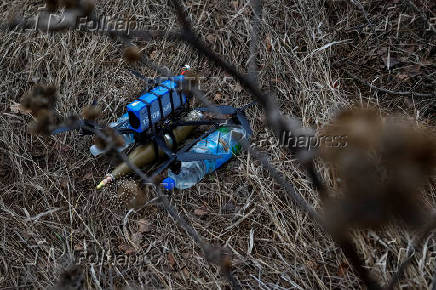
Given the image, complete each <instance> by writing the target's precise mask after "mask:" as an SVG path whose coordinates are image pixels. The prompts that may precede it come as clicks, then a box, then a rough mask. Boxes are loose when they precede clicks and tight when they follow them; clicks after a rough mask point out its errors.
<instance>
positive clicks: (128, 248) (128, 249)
mask: <svg viewBox="0 0 436 290" xmlns="http://www.w3.org/2000/svg"><path fill="white" fill-rule="evenodd" d="M118 250H120V251H122V252H124V254H126V255H130V254H133V253H134V252H136V250H135V248H134V247H132V246H129V245H126V244H121V245H119V246H118Z"/></svg>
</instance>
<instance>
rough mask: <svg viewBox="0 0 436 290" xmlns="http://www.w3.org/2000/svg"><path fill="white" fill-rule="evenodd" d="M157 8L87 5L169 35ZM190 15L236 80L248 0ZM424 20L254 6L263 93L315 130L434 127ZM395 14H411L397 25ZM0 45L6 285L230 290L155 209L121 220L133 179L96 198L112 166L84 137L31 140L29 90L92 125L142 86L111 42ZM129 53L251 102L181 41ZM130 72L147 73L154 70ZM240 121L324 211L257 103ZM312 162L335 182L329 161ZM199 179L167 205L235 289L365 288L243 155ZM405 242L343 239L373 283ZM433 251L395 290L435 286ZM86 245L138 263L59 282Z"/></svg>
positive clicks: (402, 5)
mask: <svg viewBox="0 0 436 290" xmlns="http://www.w3.org/2000/svg"><path fill="white" fill-rule="evenodd" d="M166 2H167V1H161V0H156V1H154V0H153V1H150V0H146V1H137V0H132V1H128V2H124V1H115V0H107V1H98V2H97V8H98V9H99V11H104V13H105V14H106V15H114V16H116V17H119V18H123V17H128V16H129V17H133V18H134V19H135V20H136V21H137V22H138V23H139V25H140V27H141V28H143V29H168V30H174V29H176V28H177V27H178V24H177V22H176V18H175V16H174V13H173V11H172V10H171V9H170V8H168V6H167V3H166ZM410 2H413V3H415V6H413V5H412V6H411V5H410ZM359 3H361V6H360V5H359ZM42 5H43V1H29V0H17V1H10V0H6V1H4V2H2V3H1V4H0V13H1V15H2V19H7V17H8V15H10V12H11V11H17V10H20V11H23V12H24V14H25V15H27V16H30V15H34V14H35V13H36V11H37V9H38V7H41V6H42ZM185 5H186V6H187V7H188V11H189V14H190V15H191V17H192V20H193V24H194V27H195V29H196V30H197V31H198V32H199V34H200V35H201V36H202V37H204V38H205V39H206V40H207V41H208V42H209V43H211V45H212V47H213V49H214V51H216V52H217V53H219V54H220V55H223V56H225V58H226V59H227V60H229V61H231V62H233V63H235V64H236V65H237V66H238V68H239V69H240V70H242V71H246V67H247V61H248V56H249V45H250V44H249V38H250V19H251V14H252V12H251V9H250V5H249V1H243V0H239V1H238V0H236V1H211V0H189V1H186V2H185ZM415 8H418V11H415ZM421 13H422V14H424V15H425V16H426V19H434V17H435V14H436V6H435V4H434V3H432V1H430V0H415V1H400V0H389V1H386V0H380V1H378V0H376V1H370V0H362V1H360V2H358V1H341V0H338V1H327V0H326V1H322V0H312V1H308V0H276V1H269V0H268V1H264V3H263V16H262V24H261V25H262V27H261V31H262V33H261V35H260V49H259V58H258V65H259V71H260V72H259V79H260V82H261V84H262V88H263V89H264V90H265V91H269V92H271V94H274V95H276V96H277V99H278V102H279V105H280V109H281V110H282V112H283V113H284V114H288V115H292V116H295V117H298V118H300V119H301V120H302V122H303V124H304V125H305V126H308V127H312V128H314V129H319V128H321V127H322V126H323V125H324V124H326V123H327V122H328V121H329V120H331V119H332V117H333V116H334V115H335V114H336V113H337V112H338V111H340V110H341V109H344V108H349V107H350V106H352V105H361V106H364V107H365V106H369V105H370V106H375V107H376V108H377V109H378V110H379V111H380V112H381V113H382V114H390V115H396V114H398V115H400V116H402V117H405V118H409V119H411V120H416V122H417V123H418V124H421V125H427V126H430V127H431V126H434V125H435V119H434V116H435V103H436V102H435V93H436V91H435V88H436V63H435V58H436V45H435V43H436V37H435V32H434V30H433V31H432V30H431V29H428V26H429V25H428V23H427V22H426V21H424V20H423V19H422V18H419V17H418V16H420V15H421ZM402 14H407V15H409V16H402V18H401V21H400V22H399V19H400V15H402ZM414 15H415V16H416V17H415V18H414V17H413V16H414ZM0 39H1V41H0V76H1V82H0V86H1V88H0V108H1V114H0V164H1V166H0V186H1V188H0V192H1V195H0V233H1V234H0V245H1V247H0V289H4V288H6V289H14V288H47V287H52V286H53V285H55V284H56V283H57V281H58V280H59V279H60V278H61V277H63V278H62V279H61V280H62V281H63V283H64V285H63V286H65V287H66V288H65V289H75V288H73V286H72V284H73V283H71V280H72V281H74V280H75V279H78V278H77V277H83V279H84V281H85V282H84V283H85V287H86V288H89V289H93V288H96V289H98V288H99V287H101V288H109V287H110V285H115V286H116V287H119V288H125V287H144V288H151V289H155V288H177V289H207V288H209V289H210V288H212V289H221V288H228V287H229V286H228V282H227V281H226V280H225V279H224V277H222V276H221V274H220V271H219V268H218V267H216V266H212V265H210V264H208V263H207V261H206V260H205V259H204V257H203V256H202V255H201V252H200V250H199V248H198V247H197V246H196V245H195V244H194V242H193V241H192V240H191V239H190V238H189V236H187V235H186V233H185V232H184V230H183V229H181V228H180V227H178V226H177V225H176V224H175V223H174V221H173V220H172V219H171V218H170V217H169V216H168V214H167V213H166V212H165V211H163V210H162V209H161V208H159V207H157V206H156V205H155V204H153V203H150V204H148V205H146V206H145V207H144V208H143V209H141V210H139V211H138V212H136V213H133V214H131V215H130V216H129V219H128V222H127V223H126V224H125V225H123V223H124V220H125V216H126V213H127V212H128V209H127V208H126V203H125V199H126V198H127V196H128V195H129V192H128V190H127V189H126V186H125V185H126V184H127V183H129V182H131V181H132V179H134V177H133V176H132V178H128V179H125V180H121V181H118V182H116V183H115V184H113V185H112V186H110V187H108V188H105V189H103V190H101V191H97V190H95V185H96V184H98V182H99V181H100V180H101V179H102V178H103V177H104V175H105V174H106V173H108V172H110V170H111V169H112V168H113V167H114V166H115V165H116V164H117V163H118V162H119V160H116V159H115V158H112V157H99V158H93V157H92V156H91V155H90V153H89V149H88V148H89V146H90V145H91V144H92V142H93V141H92V138H91V137H85V138H81V137H79V136H78V134H77V133H67V134H64V135H58V136H55V137H53V136H52V137H44V136H37V135H31V134H29V123H30V122H31V120H32V117H31V116H30V115H29V114H26V113H23V112H21V111H20V110H19V109H18V107H17V104H18V103H19V102H20V99H21V97H22V95H23V94H24V93H25V92H27V91H28V90H29V89H30V88H31V87H32V86H33V85H34V84H53V85H55V86H56V87H57V88H58V93H59V95H58V101H57V104H56V111H57V113H58V114H59V115H61V116H68V115H71V114H79V113H80V111H81V110H82V108H83V107H85V106H86V105H89V104H91V103H92V102H93V101H94V100H98V102H99V104H101V105H102V106H103V116H104V118H103V119H102V120H100V121H101V122H102V123H108V122H110V121H113V120H115V119H116V117H117V116H119V115H120V114H121V113H122V112H123V110H124V106H125V105H126V104H127V103H128V102H130V101H132V100H133V98H134V96H135V94H136V93H138V92H139V91H140V90H141V86H142V85H143V84H142V83H141V81H140V80H138V79H136V78H135V77H134V76H133V75H132V74H131V73H130V72H129V71H128V69H129V68H131V67H132V66H131V65H129V64H127V63H126V62H125V61H124V60H123V59H122V53H123V48H124V46H123V45H122V44H120V43H117V42H115V41H112V40H111V39H110V38H108V37H107V36H105V35H101V34H98V33H86V32H79V31H68V32H65V33H51V34H47V33H43V32H37V31H28V32H18V31H17V32H5V31H1V32H0ZM137 44H138V46H139V47H140V48H141V49H142V51H143V53H144V54H146V55H148V56H149V57H150V59H152V60H153V61H154V62H156V63H159V64H161V65H165V66H167V67H169V68H170V69H171V70H173V71H178V70H179V69H180V67H181V66H183V65H184V64H189V65H191V66H192V67H193V68H194V69H195V70H196V71H197V72H198V74H199V75H201V76H204V77H206V78H207V80H205V81H203V83H202V84H201V85H202V87H201V88H202V89H203V90H204V91H205V92H206V95H207V96H208V97H209V98H210V99H211V100H214V101H215V102H217V103H220V104H231V105H235V106H241V105H243V104H246V103H248V102H249V101H250V96H249V95H248V94H247V93H246V92H245V91H244V90H243V89H242V88H241V86H240V85H238V84H237V83H236V82H235V81H231V80H230V81H227V82H223V79H222V78H223V77H224V76H226V74H225V73H224V72H223V71H222V70H220V69H218V68H216V67H214V66H213V64H211V63H210V62H208V61H207V60H206V59H204V58H202V57H199V56H198V54H197V53H195V52H194V51H193V50H192V49H191V48H189V47H188V46H187V45H185V44H181V43H178V42H172V41H170V40H163V41H150V42H147V43H145V42H138V43H137ZM133 68H135V69H137V70H138V71H140V72H142V73H143V74H144V75H146V76H157V75H156V73H155V72H154V71H153V70H151V69H150V68H147V67H142V66H133ZM368 84H372V85H373V86H375V87H378V88H384V89H386V90H390V91H391V92H388V93H386V92H383V91H381V90H378V89H374V88H371V87H370V85H368ZM392 92H393V93H392ZM395 92H397V93H395ZM398 92H406V93H407V92H414V93H419V94H415V95H413V94H411V93H409V94H406V93H404V94H398ZM248 116H249V119H250V120H251V124H252V127H253V130H254V136H253V140H252V142H253V144H255V145H257V146H258V147H259V148H260V149H261V150H263V151H264V152H266V153H267V154H268V156H269V157H270V161H271V162H272V164H273V165H274V166H275V167H276V168H277V169H279V170H280V171H281V172H283V173H284V174H285V176H286V177H287V179H288V180H289V181H290V182H291V183H292V184H293V185H294V186H295V188H296V191H297V192H298V193H300V194H301V195H302V196H303V197H304V198H305V199H306V200H307V201H308V203H309V204H311V205H312V206H313V207H315V208H316V209H319V210H321V204H320V200H319V197H318V194H317V193H316V192H315V191H314V190H313V188H312V185H311V183H310V181H309V180H308V179H307V178H306V177H305V174H304V172H303V171H302V170H301V168H300V166H299V165H298V162H296V160H295V157H293V156H291V155H290V154H289V153H288V152H287V151H286V150H284V149H283V148H281V147H280V146H278V145H277V143H276V142H275V141H274V139H273V136H274V135H273V134H272V133H271V132H270V130H269V129H266V126H265V125H264V120H263V112H262V110H261V109H260V108H259V107H255V108H252V109H250V110H249V111H248ZM433 128H434V127H433ZM317 165H318V167H319V170H320V171H321V174H322V176H323V177H324V178H326V179H327V180H329V181H330V182H329V183H330V185H331V186H333V187H334V186H336V183H335V180H333V179H332V178H330V175H329V172H328V169H327V167H326V166H325V164H324V163H322V162H319V163H318V164H317ZM204 182H205V184H204V185H202V186H201V187H198V186H197V187H194V188H192V189H190V190H185V191H181V192H176V193H175V194H174V195H173V196H172V197H171V202H172V204H173V205H174V206H175V207H176V208H177V209H178V211H179V212H180V213H181V214H182V215H183V216H185V217H186V219H187V220H188V221H189V222H190V223H191V224H192V226H193V227H194V228H195V229H196V230H197V231H198V232H199V233H200V234H201V235H202V236H203V237H205V238H206V239H207V240H208V241H210V242H211V243H212V244H215V245H220V246H227V247H229V248H230V249H231V251H232V256H233V265H234V274H235V277H236V278H237V279H238V281H239V282H240V284H241V286H242V287H243V288H247V289H248V288H255V289H257V288H261V289H289V288H290V289H294V288H295V289H332V288H335V289H338V288H341V289H342V288H344V289H351V288H361V287H363V285H362V284H361V282H360V281H359V279H358V278H357V276H356V275H355V274H354V273H353V270H352V269H351V268H350V266H349V264H348V262H347V260H346V259H345V257H344V256H343V254H342V252H341V250H340V249H339V248H338V247H337V245H336V244H335V243H334V242H333V241H332V239H331V238H330V237H329V236H328V235H327V234H326V233H325V232H324V231H322V230H321V229H320V227H319V226H318V225H316V224H315V223H314V222H313V221H311V220H310V219H309V218H308V217H307V215H306V214H304V213H302V212H301V211H299V210H298V209H297V208H296V207H295V206H293V205H292V202H290V201H289V200H288V198H287V197H286V195H285V194H284V192H283V189H281V188H280V187H279V186H278V185H277V184H275V183H274V182H273V181H272V179H271V177H270V176H269V174H268V172H266V171H265V170H263V169H262V167H260V166H259V163H258V162H257V161H253V159H252V158H250V156H249V154H246V153H243V154H241V155H240V156H238V157H237V158H235V159H233V160H232V161H231V162H229V163H228V164H226V165H225V166H224V167H223V168H221V169H219V170H218V171H217V172H215V173H214V174H212V175H211V176H208V177H207V178H205V180H204ZM207 185H208V186H209V189H208V186H207ZM435 194H436V192H435V183H434V179H433V180H431V181H430V183H429V184H428V185H427V186H426V189H425V196H426V202H427V204H428V206H429V207H434V204H435V197H436V195H435ZM149 198H150V199H151V198H152V194H151V193H150V197H149ZM41 213H45V214H44V215H40V214H41ZM412 236H413V233H411V232H410V231H407V230H406V229H404V228H403V227H401V226H393V225H392V226H386V227H383V228H382V229H379V230H377V231H371V230H358V231H357V230H356V231H355V232H354V233H353V238H354V242H355V244H356V246H357V248H358V251H359V253H360V255H361V256H362V257H363V259H364V261H365V263H366V265H367V267H368V268H369V269H370V271H371V273H372V274H373V275H374V277H376V278H377V279H378V280H380V281H382V282H383V284H385V283H387V282H388V281H389V279H390V278H391V276H392V274H393V273H394V272H395V271H396V270H397V268H398V266H399V264H400V263H401V261H402V260H403V259H404V258H405V255H406V249H407V247H408V244H409V243H410V240H411V237H412ZM435 247H436V240H435V238H434V237H432V236H430V237H428V238H426V239H425V241H424V243H423V246H422V248H420V249H419V252H417V253H416V254H415V257H414V258H413V261H412V263H411V265H410V267H409V268H408V269H407V270H406V272H405V276H404V277H403V278H402V279H401V283H400V285H397V286H399V287H401V288H427V287H430V286H431V283H432V277H433V275H434V272H435V270H434V269H435V266H436V264H435V262H434V257H435V254H434V253H435V251H436V248H435ZM85 249H86V250H87V251H88V253H89V254H90V255H91V254H93V255H98V256H99V258H100V259H101V255H102V254H103V253H104V255H107V254H108V253H109V254H110V255H112V256H113V255H116V256H120V255H127V256H129V257H143V259H144V260H145V262H144V263H136V264H135V263H131V264H128V265H126V266H122V265H118V266H117V265H115V266H111V265H108V264H106V263H101V261H100V260H99V259H97V258H93V259H92V261H91V262H94V264H92V263H90V262H89V261H88V262H86V261H85V262H83V261H82V263H81V264H82V268H81V270H80V271H83V272H80V271H79V272H78V273H74V272H69V273H68V274H64V275H63V276H62V273H64V271H65V270H66V269H69V268H70V266H71V265H73V264H75V263H78V261H79V259H80V254H81V253H83V251H84V250H85ZM60 286H61V284H58V286H57V287H60ZM67 286H68V287H70V288H67Z"/></svg>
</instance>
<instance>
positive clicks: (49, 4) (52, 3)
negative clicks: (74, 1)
mask: <svg viewBox="0 0 436 290" xmlns="http://www.w3.org/2000/svg"><path fill="white" fill-rule="evenodd" d="M45 3H46V5H45V7H46V8H47V11H48V12H55V11H56V10H57V9H58V7H59V4H60V3H59V1H58V0H46V1H45Z"/></svg>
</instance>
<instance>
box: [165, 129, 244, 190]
mask: <svg viewBox="0 0 436 290" xmlns="http://www.w3.org/2000/svg"><path fill="white" fill-rule="evenodd" d="M237 135H239V136H237ZM246 137H247V133H246V131H245V130H244V129H243V128H233V127H221V128H219V129H217V130H216V131H214V132H213V133H211V134H209V135H208V136H207V137H206V138H204V139H202V140H200V141H199V142H198V143H197V144H195V145H194V146H193V147H192V148H191V150H189V151H190V152H196V153H204V154H214V155H217V156H219V158H218V159H213V160H201V161H192V162H182V164H181V169H180V173H179V174H175V173H174V172H172V171H171V170H168V178H166V179H164V180H163V182H162V184H163V185H164V188H165V189H167V190H173V189H174V188H177V189H186V188H190V187H192V186H194V185H195V184H197V183H198V182H199V181H200V180H201V179H202V178H203V177H204V176H205V175H206V174H208V173H212V172H214V171H215V170H216V169H217V168H219V167H221V165H223V164H224V163H225V162H227V161H228V160H229V159H230V158H231V157H232V156H233V154H235V155H236V154H238V153H239V152H240V151H241V145H240V144H239V142H238V140H239V138H246Z"/></svg>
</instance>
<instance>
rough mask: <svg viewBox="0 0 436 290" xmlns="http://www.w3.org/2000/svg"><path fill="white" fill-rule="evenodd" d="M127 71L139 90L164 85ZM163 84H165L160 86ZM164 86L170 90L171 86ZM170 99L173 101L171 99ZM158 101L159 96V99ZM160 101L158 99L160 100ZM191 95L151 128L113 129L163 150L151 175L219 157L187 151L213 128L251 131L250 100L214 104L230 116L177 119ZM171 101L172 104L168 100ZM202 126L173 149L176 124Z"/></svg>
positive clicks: (86, 124) (84, 123) (85, 124)
mask: <svg viewBox="0 0 436 290" xmlns="http://www.w3.org/2000/svg"><path fill="white" fill-rule="evenodd" d="M130 72H131V73H132V74H133V75H135V76H136V77H138V78H139V79H141V80H144V81H145V82H146V84H147V86H146V88H145V89H144V90H143V91H142V93H144V92H148V91H149V90H150V89H151V88H153V87H156V86H157V85H159V86H163V85H162V84H161V80H162V78H160V77H158V78H155V79H150V78H146V77H144V76H142V75H141V74H140V73H138V72H136V71H133V70H130ZM163 87H165V86H163ZM165 88H167V89H168V90H169V91H170V92H171V91H172V90H174V89H172V88H168V87H165ZM177 90H179V94H180V93H181V88H178V89H177ZM170 99H171V102H172V98H170ZM159 101H160V99H159ZM159 103H160V104H161V102H159ZM189 103H190V98H189V97H188V96H186V102H185V104H183V105H182V106H181V107H179V108H177V109H176V110H174V106H173V105H172V107H173V113H171V114H170V115H169V116H168V117H167V118H166V119H165V120H161V121H160V122H156V123H151V125H150V128H148V129H147V130H146V131H144V132H141V133H138V132H136V131H135V130H133V129H130V128H113V129H114V130H116V131H117V132H118V133H119V134H121V135H125V134H133V136H134V139H135V144H142V145H145V144H148V143H150V141H151V142H152V144H153V146H154V150H155V154H156V156H157V157H158V156H159V149H160V150H162V151H163V152H164V153H165V155H166V156H167V157H168V158H167V160H165V162H164V163H162V164H161V165H160V166H159V168H158V169H157V170H156V171H155V172H154V174H153V177H154V176H157V175H159V174H161V173H162V172H163V171H164V170H165V169H166V168H168V167H170V168H171V169H172V170H173V172H175V173H177V172H178V171H179V170H180V164H181V162H191V161H202V160H213V159H218V158H220V156H217V155H213V154H205V153H195V152H189V151H188V150H189V149H190V148H191V147H192V146H194V145H195V144H196V143H197V142H199V141H200V140H201V139H203V138H205V137H206V136H208V135H209V134H211V133H212V132H213V131H215V130H216V129H217V128H219V127H220V126H223V125H225V126H228V127H242V128H243V129H245V130H246V132H247V135H251V134H252V130H251V128H250V123H249V121H248V120H247V118H246V115H245V110H246V109H247V108H248V107H250V106H251V105H253V104H254V102H252V103H249V104H247V105H245V106H243V107H242V108H234V107H233V106H227V105H222V106H216V110H218V112H219V113H220V114H223V115H230V117H229V118H227V119H202V120H196V121H180V116H181V114H182V113H184V112H188V111H190V110H191V108H190V104H189ZM171 104H172V103H171ZM195 110H197V111H200V112H209V113H214V112H213V111H210V110H209V108H206V107H201V108H195ZM201 125H211V127H210V128H209V130H207V131H206V132H204V133H203V134H202V135H201V136H199V137H198V138H196V139H194V140H193V141H191V142H189V143H188V144H185V145H184V146H183V147H182V148H180V149H179V150H176V148H178V147H179V145H180V144H177V143H176V138H175V136H174V134H173V132H172V131H173V129H174V128H176V127H181V126H201ZM98 127H99V126H98V125H97V124H95V123H94V122H91V121H89V120H85V119H83V120H79V122H78V125H77V126H75V127H68V128H67V127H61V128H58V129H56V130H54V131H53V132H52V134H53V135H55V134H59V133H62V132H66V131H70V130H75V129H79V130H80V132H81V134H82V135H91V134H94V132H95V130H89V129H87V128H94V129H96V128H98ZM165 135H168V136H170V138H171V139H172V140H171V141H172V142H173V144H174V145H173V146H171V147H173V148H175V149H170V148H169V147H168V145H167V143H166V142H165V139H164V136H165Z"/></svg>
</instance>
